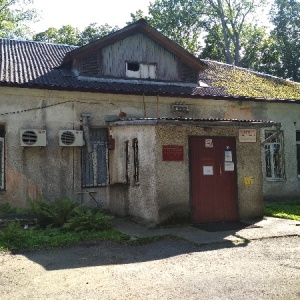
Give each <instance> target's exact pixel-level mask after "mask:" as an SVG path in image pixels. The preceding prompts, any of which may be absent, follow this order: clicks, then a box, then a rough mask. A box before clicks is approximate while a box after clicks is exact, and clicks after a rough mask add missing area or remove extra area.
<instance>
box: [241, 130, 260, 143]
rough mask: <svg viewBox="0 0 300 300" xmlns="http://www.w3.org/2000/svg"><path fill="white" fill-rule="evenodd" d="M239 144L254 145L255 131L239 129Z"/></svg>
mask: <svg viewBox="0 0 300 300" xmlns="http://www.w3.org/2000/svg"><path fill="white" fill-rule="evenodd" d="M239 142H240V143H256V129H239Z"/></svg>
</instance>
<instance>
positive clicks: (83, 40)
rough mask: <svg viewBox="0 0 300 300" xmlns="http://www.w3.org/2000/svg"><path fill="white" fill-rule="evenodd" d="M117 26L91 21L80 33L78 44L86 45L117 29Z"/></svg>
mask: <svg viewBox="0 0 300 300" xmlns="http://www.w3.org/2000/svg"><path fill="white" fill-rule="evenodd" d="M118 29H119V28H118V26H115V27H112V26H110V25H108V24H104V25H100V26H98V25H97V23H91V24H90V25H88V26H87V27H86V28H85V29H84V30H83V31H82V32H81V34H80V45H86V44H89V43H91V42H94V41H96V40H98V39H100V38H101V37H103V36H105V35H107V34H110V33H113V32H115V31H117V30H118Z"/></svg>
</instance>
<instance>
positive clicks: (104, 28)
mask: <svg viewBox="0 0 300 300" xmlns="http://www.w3.org/2000/svg"><path fill="white" fill-rule="evenodd" d="M116 30H118V27H117V26H115V27H111V26H109V25H108V24H105V25H101V26H98V25H97V23H91V24H90V25H88V26H87V27H86V28H85V29H84V30H83V31H82V32H81V31H80V30H79V29H78V28H74V27H72V26H71V25H65V26H62V27H61V28H59V29H57V28H54V27H50V28H48V29H47V30H46V31H44V32H40V33H37V34H35V35H34V36H33V40H34V41H39V42H47V43H54V44H66V45H75V46H83V45H86V44H88V43H91V42H94V41H95V40H97V39H100V38H101V37H103V36H105V35H107V34H109V33H112V32H114V31H116Z"/></svg>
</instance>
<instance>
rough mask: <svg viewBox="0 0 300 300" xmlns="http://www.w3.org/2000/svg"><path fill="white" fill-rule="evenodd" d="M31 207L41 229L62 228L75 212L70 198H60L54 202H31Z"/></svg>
mask: <svg viewBox="0 0 300 300" xmlns="http://www.w3.org/2000/svg"><path fill="white" fill-rule="evenodd" d="M31 207H32V210H33V212H34V214H35V216H36V219H37V223H38V225H39V226H40V227H42V228H46V227H49V226H50V227H62V226H63V225H64V224H65V222H66V221H67V220H68V218H69V217H70V215H71V213H72V211H73V210H74V208H75V204H74V202H73V201H72V200H70V199H69V198H59V199H56V200H55V201H54V202H48V201H45V200H43V201H39V202H31Z"/></svg>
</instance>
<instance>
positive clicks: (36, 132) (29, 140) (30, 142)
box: [20, 129, 47, 147]
mask: <svg viewBox="0 0 300 300" xmlns="http://www.w3.org/2000/svg"><path fill="white" fill-rule="evenodd" d="M20 142H21V146H23V147H44V146H46V145H47V139H46V130H42V129H21V131H20Z"/></svg>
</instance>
